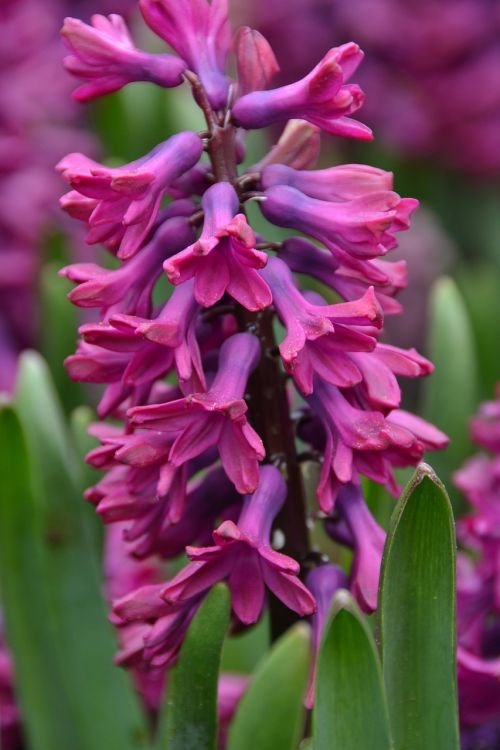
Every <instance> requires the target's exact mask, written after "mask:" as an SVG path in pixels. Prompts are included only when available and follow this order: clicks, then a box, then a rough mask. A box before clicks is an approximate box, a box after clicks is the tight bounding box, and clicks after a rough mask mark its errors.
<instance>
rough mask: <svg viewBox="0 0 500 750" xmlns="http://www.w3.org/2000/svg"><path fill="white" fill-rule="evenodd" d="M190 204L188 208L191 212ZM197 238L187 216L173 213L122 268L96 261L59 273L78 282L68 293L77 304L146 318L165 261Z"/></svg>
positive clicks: (64, 269) (107, 311)
mask: <svg viewBox="0 0 500 750" xmlns="http://www.w3.org/2000/svg"><path fill="white" fill-rule="evenodd" d="M179 203H183V202H181V201H179ZM189 204H190V202H188V206H187V211H188V212H189V213H191V212H192V211H191V208H190V205H189ZM173 205H175V204H173ZM193 237H194V230H193V227H192V226H191V224H190V223H189V221H188V220H187V218H184V217H182V216H173V217H172V218H171V219H167V220H166V221H164V222H163V224H161V226H160V227H159V229H158V230H157V231H156V232H155V234H154V235H153V237H152V238H151V240H150V241H149V243H148V244H147V245H145V247H143V248H142V250H141V252H140V253H138V254H137V255H135V256H134V257H133V258H131V259H130V260H128V261H127V262H126V263H123V265H121V266H120V268H118V269H116V270H109V269H106V268H101V267H100V266H98V265H96V264H95V263H75V264H73V265H71V266H67V267H65V268H63V269H61V271H59V273H60V275H61V276H65V277H66V278H68V279H70V281H73V282H74V283H76V284H78V286H77V287H76V288H75V289H73V290H72V291H71V292H70V293H69V295H68V296H69V299H70V300H71V301H72V302H73V304H75V305H78V306H79V307H98V308H101V310H103V312H105V313H109V312H110V311H112V310H113V308H115V307H116V309H117V310H118V309H119V311H120V312H121V313H130V314H134V315H139V316H144V317H145V316H147V315H149V314H150V313H151V295H152V293H153V288H154V285H155V283H156V282H157V280H158V278H159V277H160V276H161V272H162V265H161V264H162V262H163V260H164V259H165V257H167V256H168V255H169V253H172V254H173V253H176V252H177V251H178V250H179V249H180V248H181V247H184V246H185V244H186V242H189V241H190V240H191V239H192V238H193Z"/></svg>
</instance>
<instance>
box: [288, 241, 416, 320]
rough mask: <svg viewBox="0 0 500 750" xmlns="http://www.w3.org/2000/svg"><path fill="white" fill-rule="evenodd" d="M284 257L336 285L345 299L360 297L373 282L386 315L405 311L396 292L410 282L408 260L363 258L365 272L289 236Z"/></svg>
mask: <svg viewBox="0 0 500 750" xmlns="http://www.w3.org/2000/svg"><path fill="white" fill-rule="evenodd" d="M280 258H281V259H282V260H284V261H285V263H286V264H287V265H288V266H289V268H290V269H291V270H292V271H294V272H295V273H308V274H310V275H311V276H313V277H314V278H315V279H318V281H322V282H323V283H324V284H326V285H327V286H330V287H331V288H332V289H334V290H335V291H336V292H337V294H339V295H340V296H341V297H342V298H343V299H346V300H355V299H358V298H359V297H361V296H362V295H363V294H364V293H365V292H366V290H367V288H368V287H369V286H373V288H374V290H375V293H376V295H377V299H378V301H379V303H380V306H381V308H382V310H383V312H384V315H396V314H397V313H400V312H401V311H402V307H401V305H400V303H399V302H398V301H397V300H395V299H394V295H396V294H397V293H398V292H399V291H400V290H401V289H404V288H405V287H406V285H407V283H408V278H407V273H406V263H405V262H404V261H397V262H396V263H388V262H387V261H384V260H379V259H375V260H368V261H363V270H364V271H365V272H367V273H363V272H362V271H360V270H357V271H355V270H353V269H352V268H348V267H346V266H342V265H341V264H339V263H338V262H337V261H336V259H335V258H334V256H333V255H332V254H331V253H329V252H328V251H326V250H321V249H320V248H319V247H317V246H316V245H313V243H312V242H309V241H308V240H306V239H303V238H302V237H292V238H291V239H289V240H285V242H284V243H283V246H282V248H281V250H280Z"/></svg>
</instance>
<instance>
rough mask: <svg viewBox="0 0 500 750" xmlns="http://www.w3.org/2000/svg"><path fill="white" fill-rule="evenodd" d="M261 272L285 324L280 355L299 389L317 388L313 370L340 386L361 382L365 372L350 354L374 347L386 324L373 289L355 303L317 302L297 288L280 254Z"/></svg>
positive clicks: (304, 391) (311, 390) (306, 390)
mask: <svg viewBox="0 0 500 750" xmlns="http://www.w3.org/2000/svg"><path fill="white" fill-rule="evenodd" d="M263 275H264V278H265V279H266V281H267V282H268V283H269V285H270V287H271V290H272V293H273V300H274V305H275V307H276V310H277V312H278V315H279V317H280V319H281V322H282V323H283V325H284V326H285V328H286V336H285V339H284V341H283V342H282V343H281V344H280V346H279V350H280V354H281V358H282V360H283V363H284V365H285V369H286V370H287V372H289V373H290V374H291V375H292V376H293V378H294V380H295V382H296V383H297V385H298V386H299V388H300V390H301V391H302V392H303V393H305V394H310V393H312V392H313V378H314V375H315V374H317V375H318V376H319V377H322V378H323V379H324V380H326V381H327V382H329V383H332V384H333V385H337V386H339V387H341V388H348V387H350V386H353V385H355V384H356V383H359V382H360V380H361V379H362V373H361V371H360V370H359V369H358V367H357V366H356V362H355V360H353V359H352V358H351V356H350V355H351V352H355V351H371V350H372V349H373V348H374V347H375V345H376V336H377V334H378V332H379V330H380V328H381V325H382V316H381V311H380V307H379V305H378V303H377V299H376V297H375V294H374V292H373V289H369V290H368V291H367V292H366V294H365V295H364V297H363V298H362V299H360V300H357V301H355V302H345V303H341V304H336V305H314V304H311V303H310V302H309V301H308V300H307V299H306V298H304V296H303V295H302V294H301V293H300V292H299V290H298V289H297V287H296V286H295V283H294V281H293V277H292V274H291V272H290V270H289V268H288V266H287V265H286V264H285V263H283V261H281V260H279V259H278V258H271V259H270V260H269V263H268V266H267V268H266V269H265V271H264V272H263ZM363 329H366V330H363Z"/></svg>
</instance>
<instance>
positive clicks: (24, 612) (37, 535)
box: [0, 407, 82, 750]
mask: <svg viewBox="0 0 500 750" xmlns="http://www.w3.org/2000/svg"><path fill="white" fill-rule="evenodd" d="M0 498H1V501H0V584H1V589H2V602H3V610H4V617H5V625H6V631H7V638H8V642H9V647H10V649H11V652H12V654H13V656H14V661H15V673H16V693H17V696H18V698H19V700H20V703H21V708H22V713H23V726H24V728H25V731H26V733H27V736H28V740H29V747H30V748H31V750H67V748H72V750H81V748H82V744H81V743H80V741H79V738H78V736H77V733H76V727H75V725H74V724H73V722H72V717H71V709H70V696H69V695H68V692H67V689H66V684H65V679H64V672H63V670H62V669H61V661H60V659H59V654H58V653H57V650H56V648H55V638H56V633H55V632H54V627H53V620H52V612H51V607H50V603H49V600H48V593H49V592H48V591H47V586H46V581H45V579H44V577H43V569H44V562H43V557H44V555H43V547H42V531H41V528H40V524H39V521H40V519H39V514H38V508H37V503H36V500H35V497H34V492H33V487H32V476H31V466H30V461H29V457H28V450H27V445H26V441H25V438H24V435H23V431H22V427H21V424H20V421H19V418H18V416H17V415H16V413H15V411H14V410H13V409H12V408H11V407H4V408H2V409H1V410H0Z"/></svg>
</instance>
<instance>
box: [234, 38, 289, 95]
mask: <svg viewBox="0 0 500 750" xmlns="http://www.w3.org/2000/svg"><path fill="white" fill-rule="evenodd" d="M234 49H235V54H236V65H237V69H238V84H239V87H238V88H239V93H240V95H242V94H248V93H250V91H257V90H260V89H265V88H267V86H268V84H269V82H270V81H271V79H272V77H273V76H274V75H275V74H276V73H277V72H278V71H279V65H278V62H277V60H276V57H275V55H274V52H273V50H272V48H271V46H270V44H269V42H268V41H267V40H266V39H265V37H263V36H262V34H260V33H259V32H258V31H256V30H255V29H251V28H250V27H249V26H242V27H240V28H239V29H238V31H237V32H236V34H235V37H234Z"/></svg>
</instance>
